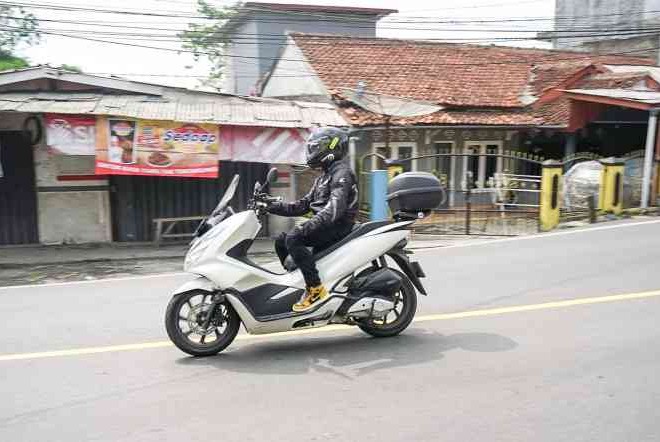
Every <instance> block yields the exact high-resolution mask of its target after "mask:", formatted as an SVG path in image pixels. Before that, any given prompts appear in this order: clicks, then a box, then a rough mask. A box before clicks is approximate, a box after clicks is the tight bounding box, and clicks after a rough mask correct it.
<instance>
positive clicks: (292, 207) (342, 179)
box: [268, 161, 358, 233]
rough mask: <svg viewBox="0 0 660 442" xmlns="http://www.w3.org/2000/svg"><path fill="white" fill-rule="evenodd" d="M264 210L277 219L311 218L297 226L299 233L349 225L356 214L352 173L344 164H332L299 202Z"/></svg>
mask: <svg viewBox="0 0 660 442" xmlns="http://www.w3.org/2000/svg"><path fill="white" fill-rule="evenodd" d="M268 211H269V212H270V213H272V214H275V215H281V216H302V215H304V214H306V213H308V212H310V211H311V212H312V213H313V214H314V216H313V217H312V218H311V219H310V220H309V221H307V222H306V223H305V224H303V225H302V226H301V228H302V229H303V233H305V232H310V231H313V230H316V229H322V228H326V227H330V226H333V225H335V224H352V223H353V222H355V217H356V216H357V213H358V191H357V180H356V179H355V174H354V173H353V171H352V170H351V168H350V166H349V165H348V162H346V161H335V162H334V163H332V164H331V165H330V166H329V167H328V169H327V170H325V171H324V174H323V175H321V176H320V177H318V178H317V179H316V180H315V181H314V185H313V186H312V189H311V190H310V191H309V192H308V193H307V195H305V196H304V197H303V198H302V199H300V200H298V201H294V202H291V203H275V204H273V205H271V206H270V207H269V208H268Z"/></svg>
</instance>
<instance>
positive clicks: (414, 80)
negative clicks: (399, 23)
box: [291, 33, 653, 125]
mask: <svg viewBox="0 0 660 442" xmlns="http://www.w3.org/2000/svg"><path fill="white" fill-rule="evenodd" d="M291 37H292V38H293V40H294V41H295V43H296V44H297V45H298V47H299V48H300V49H301V50H302V52H303V54H304V56H305V57H306V58H307V60H308V61H309V62H310V64H311V66H312V67H313V69H314V70H315V71H316V73H317V74H318V76H319V78H320V79H321V80H322V81H323V82H324V84H325V86H326V88H327V89H328V90H330V91H331V92H332V93H334V94H336V96H340V95H341V88H352V89H354V88H356V87H357V84H358V82H359V81H363V82H365V83H366V88H367V89H368V90H369V91H371V92H375V93H381V94H387V95H394V96H399V97H404V98H410V99H414V100H424V101H429V102H433V103H437V104H442V105H445V106H447V107H448V109H445V110H444V111H441V112H437V113H435V114H432V115H429V116H426V117H418V118H407V119H392V123H393V124H394V123H395V122H399V123H401V124H403V123H406V124H476V125H481V124H496V125H536V124H560V123H559V122H560V120H562V119H563V118H564V117H563V114H564V110H565V108H566V109H567V107H566V106H564V105H560V106H557V107H556V108H554V107H553V106H552V103H550V104H545V105H543V106H542V107H541V108H542V109H537V110H533V109H531V108H530V107H529V104H531V103H533V102H534V101H535V100H536V99H537V98H538V97H540V96H541V95H542V94H543V93H544V92H545V91H548V90H549V89H553V88H557V87H558V86H562V85H563V84H564V83H566V82H572V81H573V80H575V81H578V80H579V79H580V75H582V73H581V71H584V75H587V74H589V73H590V72H591V70H593V71H595V70H596V69H595V68H589V67H590V66H593V65H597V64H637V65H653V61H652V60H650V59H646V58H637V57H624V56H598V55H593V54H585V53H576V52H567V51H551V50H543V49H527V48H512V47H500V46H478V45H467V44H452V43H437V42H428V41H418V40H394V39H382V38H356V37H342V36H339V37H338V36H328V35H309V34H298V33H294V34H291ZM574 77H575V78H574ZM340 107H342V112H344V114H346V117H347V118H348V119H349V121H351V122H352V124H355V125H374V124H382V122H383V121H384V120H383V117H382V116H378V115H375V114H371V113H369V112H365V111H363V110H362V109H359V108H350V107H348V105H347V104H346V103H344V104H343V105H342V106H340ZM457 108H458V109H457ZM537 112H538V113H537ZM546 117H547V118H548V120H549V121H547V122H545V121H544V119H545V118H546ZM564 123H565V122H564Z"/></svg>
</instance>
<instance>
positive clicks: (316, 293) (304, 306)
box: [293, 285, 328, 312]
mask: <svg viewBox="0 0 660 442" xmlns="http://www.w3.org/2000/svg"><path fill="white" fill-rule="evenodd" d="M327 297H328V291H327V290H326V289H325V287H323V285H317V286H316V287H307V292H306V293H305V296H303V297H302V299H301V300H300V301H298V302H297V303H295V304H293V311H294V312H304V311H306V310H309V309H310V308H312V307H314V304H316V303H317V302H318V301H322V300H323V299H325V298H327Z"/></svg>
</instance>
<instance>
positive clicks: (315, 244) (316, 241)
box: [275, 222, 353, 287]
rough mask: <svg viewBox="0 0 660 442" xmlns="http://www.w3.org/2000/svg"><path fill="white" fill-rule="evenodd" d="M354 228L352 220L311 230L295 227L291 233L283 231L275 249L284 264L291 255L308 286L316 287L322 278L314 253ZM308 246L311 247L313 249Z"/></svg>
mask: <svg viewBox="0 0 660 442" xmlns="http://www.w3.org/2000/svg"><path fill="white" fill-rule="evenodd" d="M352 228H353V223H352V222H351V223H337V224H334V225H332V226H330V227H323V228H318V229H314V230H310V231H305V230H306V229H293V230H292V231H291V232H289V233H282V234H281V235H280V236H279V237H278V238H277V239H276V240H275V251H276V252H277V256H278V257H279V258H280V262H281V263H282V264H284V260H285V259H286V257H287V256H288V255H291V257H292V258H293V261H294V262H295V263H296V265H297V266H298V268H299V269H300V271H301V272H302V274H303V277H304V278H305V284H306V285H307V287H316V286H317V285H320V284H321V279H320V278H319V272H318V270H317V269H316V263H315V262H314V254H316V253H319V252H320V251H322V250H323V249H326V248H328V247H330V246H331V245H333V244H334V243H336V242H339V241H341V240H342V239H343V238H344V237H346V235H348V234H349V233H350V232H351V229H352ZM303 232H304V233H303ZM308 247H311V248H312V251H310V250H309V249H308Z"/></svg>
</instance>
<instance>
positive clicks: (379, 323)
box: [358, 269, 417, 338]
mask: <svg viewBox="0 0 660 442" xmlns="http://www.w3.org/2000/svg"><path fill="white" fill-rule="evenodd" d="M391 270H392V271H394V272H396V273H398V274H399V276H400V277H401V289H400V290H399V291H398V292H397V293H395V294H394V296H395V306H394V310H392V311H391V312H390V313H388V314H387V315H386V316H385V317H384V318H383V319H365V320H363V321H362V322H360V323H359V324H358V327H360V329H361V330H362V331H363V332H365V333H368V334H370V335H371V336H375V337H377V338H387V337H390V336H396V335H398V334H399V333H401V332H402V331H404V330H405V329H406V328H408V326H409V325H410V323H411V322H412V320H413V318H414V317H415V312H416V311H417V292H416V291H415V287H414V286H413V284H412V282H411V281H410V279H408V277H407V276H406V275H404V274H403V273H401V272H399V271H398V270H395V269H391Z"/></svg>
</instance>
